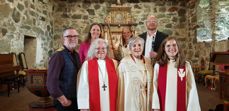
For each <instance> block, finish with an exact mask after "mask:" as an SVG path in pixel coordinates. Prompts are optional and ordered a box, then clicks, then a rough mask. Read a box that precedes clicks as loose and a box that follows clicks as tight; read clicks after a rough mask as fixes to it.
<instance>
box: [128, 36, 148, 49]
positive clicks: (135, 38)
mask: <svg viewBox="0 0 229 111" xmlns="http://www.w3.org/2000/svg"><path fill="white" fill-rule="evenodd" d="M136 41H140V42H141V45H142V47H143V48H144V42H145V41H144V39H143V38H141V37H139V36H134V37H131V38H130V39H129V42H128V49H129V50H131V48H132V47H133V45H134V43H135V42H136Z"/></svg>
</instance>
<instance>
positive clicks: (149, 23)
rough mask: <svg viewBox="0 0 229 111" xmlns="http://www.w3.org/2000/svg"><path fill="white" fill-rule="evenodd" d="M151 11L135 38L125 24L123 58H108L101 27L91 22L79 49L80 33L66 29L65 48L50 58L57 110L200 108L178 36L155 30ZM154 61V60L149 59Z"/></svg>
mask: <svg viewBox="0 0 229 111" xmlns="http://www.w3.org/2000/svg"><path fill="white" fill-rule="evenodd" d="M157 25H158V21H157V19H156V17H155V16H153V15H150V16H148V17H147V20H146V27H147V31H146V32H144V33H142V34H141V35H139V36H134V35H133V33H132V31H131V29H130V28H123V30H122V31H123V40H122V41H123V43H122V45H120V47H119V49H118V50H119V51H121V58H119V60H118V61H117V60H115V58H111V57H109V56H108V53H109V52H108V50H109V44H108V43H107V42H106V40H104V39H103V38H102V37H101V33H102V31H101V26H100V25H99V24H96V23H95V24H92V25H91V27H90V31H89V34H88V37H87V39H86V41H85V42H83V43H82V44H80V48H79V53H77V52H76V51H75V50H74V49H75V47H76V45H77V42H78V38H79V33H78V31H76V30H75V29H74V28H67V29H65V30H64V33H63V40H64V42H63V46H64V49H63V50H60V51H58V52H56V53H55V54H53V55H52V57H51V59H50V61H49V67H48V76H47V88H48V91H49V93H50V95H51V96H52V97H53V98H54V105H55V107H56V109H57V110H58V111H77V110H81V111H151V110H153V111H200V105H199V99H198V94H197V89H196V84H195V79H194V76H193V72H192V68H191V65H190V63H189V62H187V61H186V60H185V58H184V55H183V53H182V51H181V48H180V47H179V45H178V43H177V40H176V38H174V37H168V35H166V34H164V33H162V32H160V31H158V30H157ZM152 59H153V62H155V63H153V62H152Z"/></svg>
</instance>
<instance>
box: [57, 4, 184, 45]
mask: <svg viewBox="0 0 229 111" xmlns="http://www.w3.org/2000/svg"><path fill="white" fill-rule="evenodd" d="M123 5H125V6H129V7H132V8H131V14H132V16H133V18H134V19H135V23H137V24H138V25H137V26H136V27H135V31H136V34H137V35H138V34H140V33H142V32H144V31H146V28H145V19H146V17H147V15H149V14H153V15H155V16H157V17H158V20H159V27H158V28H159V30H161V31H163V32H165V33H167V34H169V35H172V36H175V37H177V38H179V40H181V41H186V40H187V38H188V37H187V36H188V34H187V33H186V32H187V25H188V24H187V20H186V2H184V1H179V2H172V1H167V2H165V1H164V2H162V1H157V2H140V3H125V4H123ZM110 6H111V4H110V3H107V2H104V3H102V4H101V3H93V4H87V3H79V2H72V3H66V2H63V1H62V2H61V1H60V2H56V3H55V6H54V16H55V18H57V19H55V20H54V49H57V47H59V40H60V37H61V31H62V30H63V28H64V27H66V26H72V27H75V28H77V29H78V30H79V31H80V34H81V37H80V41H83V40H84V39H85V37H86V35H87V33H88V32H89V29H88V28H89V26H90V24H92V23H93V22H99V23H104V18H105V16H106V15H107V14H108V10H109V7H110ZM185 47H186V46H185Z"/></svg>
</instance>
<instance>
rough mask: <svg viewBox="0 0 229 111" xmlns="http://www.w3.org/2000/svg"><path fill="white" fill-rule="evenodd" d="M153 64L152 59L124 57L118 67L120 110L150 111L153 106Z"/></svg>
mask: <svg viewBox="0 0 229 111" xmlns="http://www.w3.org/2000/svg"><path fill="white" fill-rule="evenodd" d="M152 69H153V67H152V65H151V61H150V59H146V58H145V63H144V62H143V60H139V59H136V58H134V57H133V58H132V57H131V56H130V55H129V56H126V57H124V58H123V59H122V60H121V62H120V64H119V67H118V72H119V89H118V90H119V95H118V107H119V108H118V111H149V110H150V107H151V102H150V101H151V95H150V94H151V92H152V91H151V89H152V88H151V87H152Z"/></svg>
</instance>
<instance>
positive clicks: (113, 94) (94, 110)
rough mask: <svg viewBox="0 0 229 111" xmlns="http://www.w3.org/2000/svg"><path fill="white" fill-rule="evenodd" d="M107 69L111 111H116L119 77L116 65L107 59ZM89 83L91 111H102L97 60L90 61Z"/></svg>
mask: <svg viewBox="0 0 229 111" xmlns="http://www.w3.org/2000/svg"><path fill="white" fill-rule="evenodd" d="M105 62H106V68H107V74H108V81H109V82H108V83H109V95H110V111H116V100H117V99H116V98H117V91H118V90H117V88H118V76H117V74H116V70H115V66H114V63H113V61H112V60H111V59H109V58H106V59H105ZM88 81H89V104H90V111H101V108H100V91H99V87H100V85H99V73H98V62H97V59H92V60H89V61H88Z"/></svg>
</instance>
